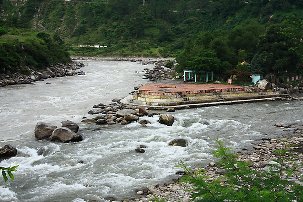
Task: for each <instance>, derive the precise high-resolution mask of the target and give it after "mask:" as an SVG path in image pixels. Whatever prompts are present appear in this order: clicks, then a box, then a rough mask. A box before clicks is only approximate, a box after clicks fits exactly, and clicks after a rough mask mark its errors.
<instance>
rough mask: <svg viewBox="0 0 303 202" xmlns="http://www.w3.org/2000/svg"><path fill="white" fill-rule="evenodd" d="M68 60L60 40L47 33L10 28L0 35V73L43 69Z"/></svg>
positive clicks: (68, 57)
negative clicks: (28, 68)
mask: <svg viewBox="0 0 303 202" xmlns="http://www.w3.org/2000/svg"><path fill="white" fill-rule="evenodd" d="M69 61H70V56H69V54H68V52H67V51H66V50H65V47H64V45H63V44H62V41H60V40H58V39H57V37H53V36H51V35H49V34H47V33H43V32H40V33H35V32H27V31H21V30H17V31H16V30H11V31H8V32H7V33H5V34H3V35H1V36H0V73H5V74H6V73H14V72H22V71H25V70H26V69H27V67H30V68H34V69H44V68H46V67H48V66H50V65H54V64H57V63H67V62H69Z"/></svg>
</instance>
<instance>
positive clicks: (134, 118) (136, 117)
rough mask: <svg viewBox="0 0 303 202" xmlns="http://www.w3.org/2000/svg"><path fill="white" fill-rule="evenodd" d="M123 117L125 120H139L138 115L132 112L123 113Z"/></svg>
mask: <svg viewBox="0 0 303 202" xmlns="http://www.w3.org/2000/svg"><path fill="white" fill-rule="evenodd" d="M124 119H125V120H126V121H127V122H133V121H138V120H139V117H138V116H136V115H133V114H128V115H125V116H124Z"/></svg>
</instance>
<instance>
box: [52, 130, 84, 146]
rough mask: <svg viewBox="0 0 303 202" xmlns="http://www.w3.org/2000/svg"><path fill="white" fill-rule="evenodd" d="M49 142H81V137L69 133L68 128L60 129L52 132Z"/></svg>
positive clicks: (71, 132)
mask: <svg viewBox="0 0 303 202" xmlns="http://www.w3.org/2000/svg"><path fill="white" fill-rule="evenodd" d="M50 140H51V141H55V142H56V141H59V142H64V143H66V142H79V141H82V140H83V138H82V136H81V135H78V134H76V133H75V132H73V131H71V130H70V129H69V128H65V127H61V128H57V129H56V130H54V131H53V134H52V136H50Z"/></svg>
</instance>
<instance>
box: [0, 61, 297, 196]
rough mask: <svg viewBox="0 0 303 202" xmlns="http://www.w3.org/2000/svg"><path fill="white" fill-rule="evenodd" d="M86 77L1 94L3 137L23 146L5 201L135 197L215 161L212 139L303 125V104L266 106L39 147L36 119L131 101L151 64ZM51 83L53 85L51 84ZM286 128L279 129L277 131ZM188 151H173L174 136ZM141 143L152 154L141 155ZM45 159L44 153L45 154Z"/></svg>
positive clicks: (90, 69)
mask: <svg viewBox="0 0 303 202" xmlns="http://www.w3.org/2000/svg"><path fill="white" fill-rule="evenodd" d="M85 63H86V64H87V66H86V67H85V68H84V71H85V72H86V75H85V76H76V77H68V78H56V79H50V80H47V81H44V82H37V83H36V84H35V85H25V86H23V85H21V86H12V87H5V88H1V89H0V100H1V105H0V139H1V140H2V143H1V145H0V146H3V145H4V144H5V142H9V143H10V144H12V145H14V146H16V147H17V149H18V150H19V154H18V156H17V157H14V158H11V159H9V160H5V161H2V162H1V165H3V166H9V165H15V164H18V165H19V169H18V171H17V172H16V176H15V177H16V179H15V181H13V182H11V183H10V185H7V186H0V201H22V202H23V201H74V202H76V201H77V202H78V201H87V200H96V201H102V200H103V199H104V198H106V197H111V196H112V197H116V198H118V199H121V198H125V197H132V196H134V194H135V192H136V191H135V190H136V189H140V188H142V187H146V186H149V185H155V184H157V183H160V182H162V181H165V180H167V179H169V178H170V177H171V176H173V175H174V173H175V172H176V171H178V170H179V168H177V167H176V165H178V163H179V162H180V161H181V160H182V161H184V162H186V163H188V164H190V165H204V164H206V163H207V162H209V161H211V150H212V149H213V147H214V141H215V140H216V139H218V138H222V139H223V140H224V141H225V142H226V143H227V144H228V145H230V146H233V147H235V148H240V147H244V146H248V145H249V143H250V142H251V141H252V140H254V139H258V138H262V137H269V136H274V135H276V134H279V133H282V132H283V131H282V129H277V128H275V127H274V124H275V123H291V122H299V121H302V114H303V109H302V107H301V106H302V103H303V102H302V101H293V102H280V101H277V102H264V103H251V104H242V105H232V106H218V107H208V108H199V109H188V110H182V111H177V112H174V113H173V115H174V116H175V117H176V119H177V120H176V122H175V123H174V125H173V126H172V127H167V126H165V125H161V124H159V123H158V122H157V120H158V117H157V116H154V117H145V119H148V120H149V121H150V122H151V124H150V125H148V127H142V126H141V125H140V124H139V123H132V124H130V125H127V126H120V125H116V126H111V127H103V128H89V127H85V125H81V126H82V131H81V133H82V134H83V136H84V141H82V142H80V143H76V144H61V143H50V142H38V141H36V140H35V139H34V136H33V130H34V126H35V124H36V122H38V121H46V122H53V123H59V122H60V121H63V120H66V119H70V120H73V121H80V120H81V118H82V116H84V115H85V113H86V112H87V111H88V110H89V109H90V108H91V107H92V105H94V104H98V103H100V102H103V103H109V102H110V101H111V99H113V98H117V97H118V98H119V97H123V96H126V95H127V94H128V92H130V91H131V90H132V89H133V87H134V86H137V85H139V84H140V83H143V82H144V81H143V80H141V77H142V74H143V73H142V70H143V69H144V68H146V66H142V65H141V64H136V63H130V62H109V61H107V62H102V61H87V62H85ZM46 82H49V83H51V84H48V85H47V84H46ZM278 130H280V131H278ZM180 137H181V138H184V139H187V140H188V141H189V145H188V146H187V147H185V148H184V147H171V146H168V142H169V141H171V140H173V139H175V138H180ZM138 145H146V146H147V148H146V152H145V153H143V154H138V153H136V152H135V151H134V150H135V148H136V147H137V146H138ZM39 154H40V155H39Z"/></svg>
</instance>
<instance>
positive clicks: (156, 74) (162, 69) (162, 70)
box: [143, 61, 175, 81]
mask: <svg viewBox="0 0 303 202" xmlns="http://www.w3.org/2000/svg"><path fill="white" fill-rule="evenodd" d="M165 64H166V61H159V62H156V63H155V66H154V68H153V69H148V68H145V69H144V71H145V74H144V76H143V79H149V80H150V81H158V80H166V79H173V78H174V72H175V71H174V68H169V67H166V66H165Z"/></svg>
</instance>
